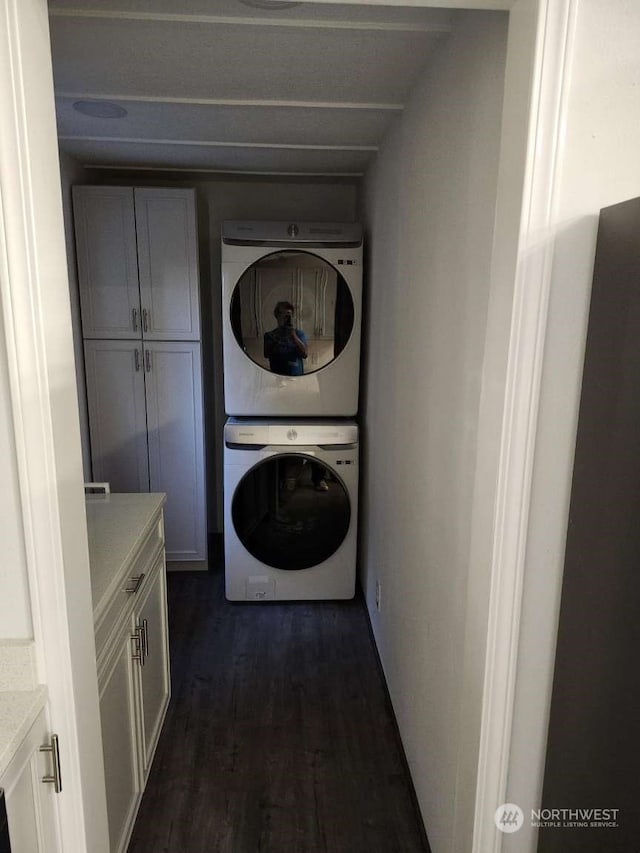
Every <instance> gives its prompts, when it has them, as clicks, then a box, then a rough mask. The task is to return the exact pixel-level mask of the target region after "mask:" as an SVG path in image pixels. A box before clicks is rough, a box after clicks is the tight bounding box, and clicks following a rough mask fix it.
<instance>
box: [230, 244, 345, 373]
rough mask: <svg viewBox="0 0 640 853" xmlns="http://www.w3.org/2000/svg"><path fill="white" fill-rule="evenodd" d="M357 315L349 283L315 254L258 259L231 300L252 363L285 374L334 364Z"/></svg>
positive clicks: (239, 336) (280, 254) (235, 327)
mask: <svg viewBox="0 0 640 853" xmlns="http://www.w3.org/2000/svg"><path fill="white" fill-rule="evenodd" d="M353 318H354V309H353V299H352V297H351V291H350V290H349V287H348V285H347V283H346V281H345V280H344V278H343V277H342V276H341V275H340V273H339V272H338V271H337V270H336V269H335V267H332V266H331V264H329V263H327V262H326V261H324V260H322V258H319V257H318V256H317V255H314V254H312V253H311V252H300V251H282V252H274V253H273V254H272V255H267V256H266V257H264V258H260V260H259V261H257V262H256V263H255V264H253V265H252V266H250V267H249V269H248V270H246V271H245V272H244V274H243V275H242V277H241V278H240V280H239V281H238V283H237V284H236V286H235V289H234V291H233V295H232V298H231V328H232V329H233V334H234V335H235V338H236V341H237V342H238V345H239V346H240V348H241V349H242V350H243V352H244V353H245V354H246V355H247V356H248V357H249V358H250V359H251V360H252V361H253V362H255V363H256V364H258V365H259V366H260V367H263V368H264V369H265V370H268V371H270V372H271V373H277V374H279V375H281V376H302V375H303V374H306V373H314V372H315V371H316V370H321V369H322V368H323V367H326V366H327V365H328V364H331V362H332V361H333V360H334V359H335V358H337V357H338V356H339V355H340V353H341V352H342V350H343V349H344V348H345V346H346V344H347V341H348V340H349V337H350V336H351V332H352V330H353Z"/></svg>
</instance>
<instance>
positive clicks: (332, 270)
mask: <svg viewBox="0 0 640 853" xmlns="http://www.w3.org/2000/svg"><path fill="white" fill-rule="evenodd" d="M283 306H284V307H283ZM222 309H223V310H222V313H223V321H222V335H223V349H224V395H225V411H226V412H227V414H229V415H239V416H245V417H246V416H248V417H252V416H259V417H267V416H276V417H278V416H282V417H307V416H318V417H334V416H335V417H352V416H354V415H355V414H356V413H357V411H358V386H359V373H360V330H361V312H362V228H361V226H360V225H357V224H348V223H347V224H345V223H309V222H307V223H302V222H299V223H295V222H238V221H234V222H231V221H228V222H223V224H222ZM285 314H286V315H287V316H286V317H285V316H284V315H285Z"/></svg>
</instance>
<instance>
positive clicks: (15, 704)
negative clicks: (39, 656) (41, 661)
mask: <svg viewBox="0 0 640 853" xmlns="http://www.w3.org/2000/svg"><path fill="white" fill-rule="evenodd" d="M46 701H47V688H46V687H45V685H44V684H39V685H38V686H37V687H36V688H35V689H34V690H3V691H0V776H1V775H2V774H3V773H4V771H5V770H6V769H7V767H8V765H9V762H10V761H11V759H12V758H13V756H14V754H15V751H16V750H17V748H18V747H19V746H20V744H21V743H22V740H23V739H24V737H25V735H26V734H27V732H28V731H29V729H30V728H31V726H32V725H33V722H34V720H35V719H36V717H37V716H38V714H39V713H40V711H41V710H42V709H43V708H44V706H45V703H46Z"/></svg>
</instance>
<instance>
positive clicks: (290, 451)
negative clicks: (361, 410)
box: [224, 418, 358, 601]
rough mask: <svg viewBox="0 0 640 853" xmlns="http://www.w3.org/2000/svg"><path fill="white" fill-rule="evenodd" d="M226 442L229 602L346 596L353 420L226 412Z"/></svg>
mask: <svg viewBox="0 0 640 853" xmlns="http://www.w3.org/2000/svg"><path fill="white" fill-rule="evenodd" d="M224 440H225V441H224V556H225V589H226V596H227V598H228V599H229V600H230V601H283V600H303V599H338V598H342V599H344V598H353V596H354V593H355V576H356V538H357V520H358V519H357V516H358V427H357V425H356V424H355V423H353V422H352V421H341V422H335V421H313V420H311V419H309V420H305V421H295V422H293V421H285V420H269V421H267V422H265V421H258V420H255V419H252V420H240V419H236V418H230V419H229V420H228V421H227V423H226V425H225V428H224Z"/></svg>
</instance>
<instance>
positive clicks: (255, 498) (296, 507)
mask: <svg viewBox="0 0 640 853" xmlns="http://www.w3.org/2000/svg"><path fill="white" fill-rule="evenodd" d="M231 516H232V519H233V526H234V528H235V531H236V533H237V534H238V538H239V539H240V541H241V542H242V544H243V545H244V547H245V548H246V549H247V551H248V552H249V553H250V554H252V555H253V556H254V557H255V558H256V559H257V560H259V561H260V562H261V563H264V564H265V565H267V566H272V567H273V568H274V569H285V570H287V571H297V570H300V569H309V568H311V567H312V566H317V565H318V564H319V563H322V562H324V560H327V559H328V558H329V557H331V555H332V554H334V553H335V552H336V551H337V550H338V548H339V547H340V545H341V544H342V542H343V541H344V538H345V536H346V535H347V531H348V530H349V521H350V519H351V507H350V502H349V496H348V494H347V491H346V489H345V487H344V486H343V484H342V482H341V480H340V479H339V478H338V476H337V474H335V472H333V471H332V470H331V469H329V468H326V467H325V466H324V465H322V464H320V463H319V462H317V461H316V460H315V459H313V458H312V457H310V456H305V455H302V454H282V455H278V456H272V457H270V458H269V459H265V460H264V461H263V462H260V463H259V464H258V465H256V466H255V468H252V469H251V471H249V472H248V473H247V474H245V476H244V477H243V478H242V480H241V481H240V483H239V484H238V487H237V488H236V491H235V494H234V496H233V502H232V505H231Z"/></svg>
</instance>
